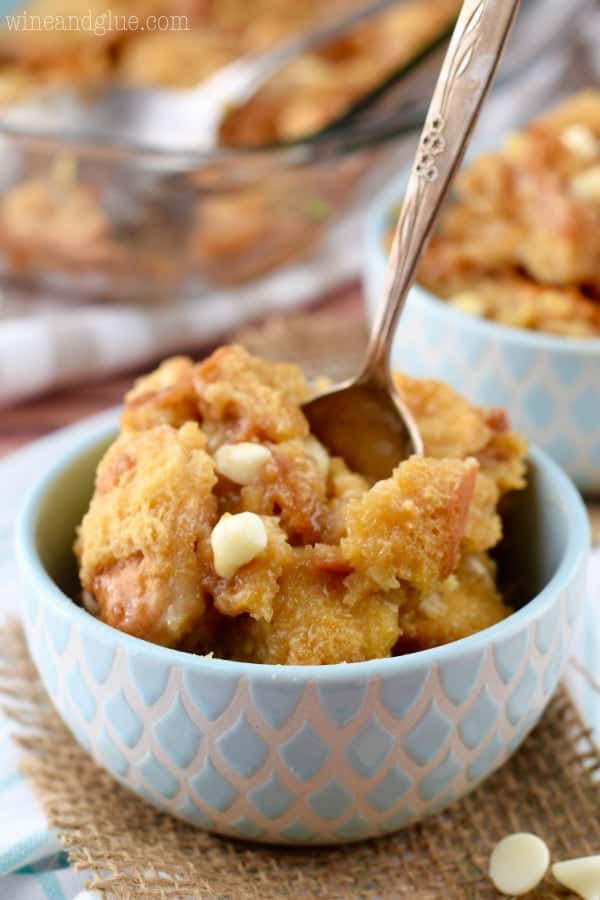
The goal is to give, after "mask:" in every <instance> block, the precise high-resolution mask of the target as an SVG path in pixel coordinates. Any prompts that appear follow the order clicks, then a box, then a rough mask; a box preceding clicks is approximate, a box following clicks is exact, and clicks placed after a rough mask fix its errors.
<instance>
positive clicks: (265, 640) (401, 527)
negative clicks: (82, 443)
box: [76, 347, 526, 664]
mask: <svg viewBox="0 0 600 900" xmlns="http://www.w3.org/2000/svg"><path fill="white" fill-rule="evenodd" d="M397 381H398V385H399V388H400V390H401V392H402V394H403V397H404V398H405V400H406V402H407V403H408V405H409V406H410V408H411V409H412V411H413V412H414V414H415V417H416V419H417V423H418V425H419V428H420V429H421V431H422V434H423V437H424V441H425V450H426V454H427V456H426V457H424V458H421V457H411V458H410V459H408V460H405V461H404V462H402V463H400V465H399V466H398V467H397V468H396V469H395V470H394V472H393V473H392V474H391V476H390V477H389V478H388V479H386V480H384V481H380V482H378V483H376V484H374V485H370V484H369V483H368V482H367V481H366V480H365V478H363V477H362V476H360V475H358V474H356V473H353V472H351V471H350V470H349V469H348V467H347V465H346V464H345V462H344V461H343V460H342V459H340V458H338V457H331V456H330V455H329V454H328V453H327V451H326V450H325V449H324V448H323V447H322V446H321V445H319V444H318V442H315V440H314V438H312V436H309V434H308V425H307V423H306V420H305V418H304V416H303V414H302V410H301V404H302V402H303V400H304V399H305V398H307V397H308V396H309V395H310V389H309V386H308V385H307V384H306V382H305V380H304V378H303V377H302V375H301V373H300V371H299V370H298V369H297V368H295V367H294V366H289V365H283V364H273V363H267V362H265V361H263V360H259V359H256V358H255V357H252V356H250V355H249V354H248V353H247V352H246V351H245V350H243V349H242V348H241V347H224V348H221V349H220V350H218V351H216V352H215V353H214V354H213V355H212V356H211V357H209V358H208V359H207V360H205V361H204V362H203V363H201V364H200V365H196V364H194V363H192V362H191V360H188V359H186V358H182V357H181V358H175V359H173V360H168V361H166V362H165V363H164V364H163V365H162V366H161V367H159V369H157V370H156V372H154V373H152V374H151V375H148V376H146V377H145V378H142V379H139V380H138V382H137V383H136V385H135V386H134V388H133V389H132V390H131V391H130V392H129V394H128V395H127V399H126V407H125V411H124V413H123V417H122V423H121V424H122V431H121V434H120V435H119V437H118V438H117V440H116V441H115V442H114V444H113V445H112V446H111V447H110V448H109V450H108V451H107V453H106V454H105V456H104V458H103V459H102V461H101V462H100V465H99V466H98V472H97V479H96V491H95V494H94V497H93V499H92V502H91V505H90V509H89V511H88V513H87V514H86V516H85V517H84V519H83V522H82V524H81V527H80V529H79V536H78V540H77V545H76V552H77V555H78V559H79V566H80V578H81V584H82V588H83V589H84V590H85V591H86V592H87V593H88V594H89V595H91V597H92V598H94V599H95V600H96V602H97V604H98V607H99V610H100V612H99V615H100V617H101V618H102V619H103V620H104V621H106V622H108V623H109V624H111V625H114V626H115V627H117V628H120V629H122V630H124V631H128V632H130V633H131V634H135V635H137V636H138V637H143V638H146V639H147V640H151V641H155V642H157V643H162V644H166V645H169V646H177V647H182V648H186V649H194V650H197V651H200V652H207V651H214V652H218V653H220V654H222V655H225V656H233V657H234V658H238V659H247V660H252V661H255V662H274V663H298V664H308V663H318V664H321V663H333V662H340V661H347V662H350V661H355V660H360V659H369V658H372V657H378V656H387V655H389V654H390V652H392V648H393V647H396V648H397V650H399V649H400V648H404V649H405V650H406V649H410V647H411V646H412V647H413V648H414V647H416V646H417V645H418V642H419V641H421V643H422V645H423V646H429V645H430V644H431V643H432V642H437V643H440V642H443V641H445V640H453V639H454V637H456V636H461V635H463V634H467V633H472V631H473V630H477V629H478V628H479V627H484V624H490V622H491V621H493V620H497V619H498V618H501V617H503V616H504V615H505V614H506V608H505V607H504V606H503V605H502V603H501V601H500V598H499V596H498V594H497V591H496V588H495V584H494V579H493V569H492V568H491V563H490V562H489V559H488V557H487V554H486V551H487V550H488V549H490V548H491V547H493V546H494V545H495V544H496V543H497V542H498V540H499V539H500V536H501V521H500V518H499V516H498V514H497V505H498V501H499V499H500V497H501V496H502V495H503V494H504V493H505V492H506V491H508V490H513V489H518V488H521V487H523V485H524V463H523V458H524V455H525V453H526V445H525V443H524V441H522V439H520V438H519V437H518V436H516V435H514V434H513V433H511V432H510V430H509V428H508V422H507V419H506V416H505V415H504V414H503V413H502V412H501V411H499V410H489V411H485V410H480V409H477V408H475V407H471V406H470V405H469V404H468V403H466V401H464V400H463V399H462V398H460V397H459V396H458V395H457V394H456V393H455V392H454V391H453V390H452V389H451V388H449V387H448V386H446V385H443V384H440V383H439V382H434V381H417V380H415V379H411V378H408V377H407V376H397ZM248 440H250V441H254V442H258V443H261V444H262V445H263V446H264V447H265V448H266V450H267V451H268V453H265V454H264V461H263V462H262V464H261V466H259V467H258V468H256V470H253V471H252V473H251V475H250V478H249V481H248V482H247V483H245V484H244V485H240V484H236V483H234V482H233V481H232V480H230V478H228V477H226V476H225V475H222V474H218V473H217V472H216V470H215V461H214V460H213V456H212V454H213V453H214V452H215V451H216V450H217V449H218V448H219V447H220V446H222V444H223V443H232V442H233V443H238V442H246V441H248ZM241 449H242V448H240V450H241ZM232 474H234V473H231V472H230V475H232ZM224 513H229V514H234V515H235V514H236V513H244V514H245V515H247V514H248V513H250V514H253V515H254V516H255V521H256V523H257V525H258V527H259V529H261V528H263V526H264V529H263V534H264V535H266V538H265V544H263V545H262V549H261V548H258V549H257V552H256V554H255V556H254V557H253V558H251V559H250V561H249V562H246V563H245V564H242V565H240V566H239V567H238V568H237V570H235V571H234V572H233V574H231V575H229V576H228V577H220V576H219V575H218V574H217V572H216V571H215V566H214V560H213V550H212V546H211V532H212V529H213V528H214V526H215V525H216V523H217V522H218V520H219V518H220V516H222V515H223V514H224ZM256 517H260V521H259V520H258V518H256ZM261 521H262V523H263V525H262V526H261V524H260V522H261ZM473 554H477V559H478V560H479V564H478V565H473V564H472V565H471V568H470V569H469V566H468V560H469V559H471V557H473ZM473 558H475V557H473ZM482 565H483V566H484V573H483V574H485V573H486V571H487V570H486V569H485V567H487V569H488V570H489V572H491V573H492V575H491V576H490V575H489V572H488V576H487V580H486V579H485V578H481V577H480V578H479V580H477V579H476V578H474V576H473V570H477V569H478V570H479V575H480V576H481V566H482ZM465 567H466V568H465ZM490 577H491V581H490ZM453 578H455V581H454V582H453V581H452V579H453ZM456 578H459V582H460V584H461V585H462V584H463V582H464V584H465V585H466V588H465V593H464V596H463V595H461V594H460V591H458V592H457V590H455V588H456ZM436 594H443V596H444V598H445V600H444V602H445V603H446V604H447V606H448V608H449V609H451V610H454V609H456V617H455V619H452V620H449V621H437V620H436V619H435V616H433V621H432V615H431V610H432V609H433V610H435V603H430V604H429V607H430V609H429V613H427V614H426V615H425V614H423V609H425V610H427V608H428V605H427V603H425V606H424V607H421V606H420V604H421V601H422V600H423V599H424V598H426V597H427V596H433V595H436ZM494 617H496V618H495V619H494Z"/></svg>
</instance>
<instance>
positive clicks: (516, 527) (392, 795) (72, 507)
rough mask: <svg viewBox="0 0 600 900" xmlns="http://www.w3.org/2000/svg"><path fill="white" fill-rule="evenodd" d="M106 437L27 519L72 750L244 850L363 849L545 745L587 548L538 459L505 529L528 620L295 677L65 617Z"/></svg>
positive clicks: (95, 433) (53, 675)
mask: <svg viewBox="0 0 600 900" xmlns="http://www.w3.org/2000/svg"><path fill="white" fill-rule="evenodd" d="M110 437H111V435H109V434H107V432H106V428H105V427H103V428H101V429H98V427H97V426H96V427H95V428H92V429H91V431H90V433H89V434H88V435H87V438H86V440H84V441H80V443H79V445H78V446H75V447H73V448H72V449H71V451H70V453H69V454H68V455H64V456H63V458H60V459H59V460H58V461H57V462H56V464H55V465H54V466H53V467H52V469H51V470H50V471H48V472H46V473H44V474H42V476H41V477H40V478H39V480H38V481H37V483H36V484H35V485H34V486H33V488H32V490H31V492H30V494H29V496H28V497H27V499H26V501H25V503H24V507H23V509H22V511H21V514H20V518H19V524H18V528H17V535H16V552H17V556H18V562H19V566H20V570H21V573H22V577H23V582H24V600H23V620H24V624H25V629H26V633H27V640H28V644H29V648H30V651H31V655H32V657H33V659H34V661H35V664H36V666H37V668H38V669H39V672H40V675H41V677H42V679H43V682H44V685H45V687H46V689H47V691H48V693H49V694H50V696H51V698H52V700H53V702H54V704H55V706H56V708H57V710H58V712H59V713H60V715H61V716H62V718H63V719H64V721H65V722H66V724H67V725H68V727H69V728H70V729H71V731H72V732H73V734H74V735H75V737H76V738H77V740H78V741H79V743H80V744H81V745H82V746H83V747H85V748H86V749H87V750H88V751H89V752H90V753H91V754H92V755H93V757H94V758H95V759H96V760H97V762H98V763H99V764H100V765H102V766H104V768H105V769H107V770H108V771H109V772H110V773H111V774H112V775H114V777H115V778H116V779H117V780H118V781H120V782H121V783H122V784H124V785H126V786H127V787H128V788H130V789H132V790H133V791H135V792H136V793H137V794H139V795H141V796H143V797H145V798H146V799H147V800H149V801H150V803H153V804H154V805H155V806H157V807H159V808H160V809H162V810H167V811H168V812H170V813H173V814H174V815H175V816H179V817H180V818H182V819H185V820H186V821H188V822H191V823H193V824H195V825H198V826H199V827H201V828H204V829H208V830H210V831H215V832H218V833H219V834H223V835H232V836H235V837H240V838H246V839H250V840H260V841H270V842H279V843H309V844H323V843H336V842H343V841H352V840H358V839H360V838H366V837H370V836H373V835H380V834H385V833H387V832H391V831H395V830H397V829H399V828H401V827H403V826H405V825H407V824H409V823H411V822H415V821H416V820H418V819H421V818H422V817H423V816H426V815H428V814H430V813H434V812H436V811H437V810H439V809H441V808H443V807H445V806H446V805H447V804H449V803H450V802H451V801H452V800H454V799H455V798H456V797H459V796H461V795H462V794H464V793H465V792H467V791H469V790H471V789H472V788H474V787H475V786H476V785H477V784H478V783H479V782H481V781H482V779H484V778H485V777H486V776H487V775H489V774H490V772H492V771H493V770H494V769H496V768H497V767H498V766H499V765H501V764H502V763H503V762H504V761H505V760H506V759H507V757H508V756H509V755H510V754H511V753H512V752H513V751H514V750H515V748H516V747H518V746H519V744H520V743H521V741H522V740H523V738H524V737H525V735H526V734H527V733H528V732H529V731H530V729H531V728H532V727H533V726H534V725H535V723H536V722H537V720H538V719H539V717H540V715H541V713H542V711H543V709H544V707H545V706H546V704H547V702H548V700H549V698H550V696H551V694H552V692H553V691H554V689H555V688H556V685H557V682H558V679H559V676H560V673H561V670H562V667H563V664H564V662H565V660H566V658H567V654H568V647H569V640H570V636H571V632H572V630H573V626H574V623H575V620H576V618H577V614H578V611H579V609H580V607H581V605H582V603H583V600H584V580H585V568H586V557H587V551H588V545H589V531H588V524H587V517H586V513H585V509H584V507H583V505H582V502H581V500H580V498H579V495H578V494H577V492H576V490H575V489H574V487H573V485H572V484H571V482H570V481H569V479H568V478H567V477H566V476H565V475H564V474H563V473H562V472H561V471H560V469H559V468H558V467H557V466H556V465H555V464H554V463H552V462H551V460H549V459H548V458H547V457H546V456H545V455H544V454H543V453H541V452H539V451H537V450H534V451H533V452H532V454H531V466H530V468H531V479H530V486H529V488H528V490H527V492H524V493H523V494H522V495H519V496H518V497H516V499H515V504H514V507H513V513H512V516H513V520H512V521H509V522H508V524H507V534H508V535H509V538H508V539H507V540H508V545H507V548H506V549H507V553H508V556H509V557H510V560H511V563H510V565H511V570H510V571H511V578H513V579H514V577H515V576H518V577H519V578H521V579H522V585H523V587H522V593H521V596H522V597H523V599H524V601H526V602H524V605H523V607H522V608H520V609H519V610H518V611H517V612H515V613H514V614H513V615H511V616H510V617H509V618H508V619H506V620H504V621H503V622H501V623H500V624H498V625H495V626H494V627H492V628H489V629H487V630H486V631H483V632H481V633H479V634H477V635H474V636H473V637H470V638H467V639H464V640H461V641H457V642H455V643H453V644H449V645H447V646H443V647H439V648H436V649H434V650H427V651H423V652H419V653H414V654H412V655H409V656H404V657H398V658H395V659H383V660H373V661H370V662H363V663H351V664H341V665H332V666H321V667H318V666H306V667H299V666H289V667H284V666H266V665H265V666H260V665H255V664H248V663H238V662H230V661H227V660H220V659H213V658H206V657H200V656H194V655H192V654H189V653H183V652H179V651H175V650H168V649H165V648H163V647H158V646H155V645H153V644H149V643H146V642H145V641H141V640H138V639H137V638H133V637H130V636H128V635H126V634H122V633H121V632H119V631H116V630H114V629H113V628H110V627H108V626H107V625H104V624H102V623H101V622H99V621H97V620H96V619H95V618H93V617H92V616H90V615H88V613H86V612H85V611H84V610H83V609H81V608H80V607H79V606H77V605H75V604H74V603H73V602H72V601H71V600H70V599H69V594H71V595H72V593H73V591H74V590H75V584H76V578H75V571H74V561H73V556H72V551H71V546H72V542H73V537H74V529H75V525H76V523H77V522H78V521H79V520H80V518H81V516H82V514H83V512H84V509H85V507H86V505H87V503H88V501H89V497H90V494H91V491H92V485H93V473H94V469H95V466H96V463H97V461H98V459H99V457H100V454H101V453H102V452H103V450H104V448H105V446H106V445H107V442H108V440H110ZM524 537H525V539H524ZM511 542H512V545H513V546H512V547H511V546H510V544H511Z"/></svg>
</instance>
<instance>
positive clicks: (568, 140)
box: [560, 124, 600, 160]
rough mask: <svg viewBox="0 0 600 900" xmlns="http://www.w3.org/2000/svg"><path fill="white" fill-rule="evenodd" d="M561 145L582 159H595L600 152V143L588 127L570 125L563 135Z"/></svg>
mask: <svg viewBox="0 0 600 900" xmlns="http://www.w3.org/2000/svg"><path fill="white" fill-rule="evenodd" d="M560 141H561V144H562V145H563V146H564V147H566V148H567V150H569V151H570V152H571V153H574V154H575V156H578V157H579V158H580V159H588V160H591V159H594V157H595V156H596V155H597V154H598V153H599V152H600V141H598V138H597V137H596V135H595V134H594V132H593V131H592V129H591V128H588V126H587V125H582V124H577V125H569V127H568V128H565V130H564V131H563V132H562V133H561V136H560Z"/></svg>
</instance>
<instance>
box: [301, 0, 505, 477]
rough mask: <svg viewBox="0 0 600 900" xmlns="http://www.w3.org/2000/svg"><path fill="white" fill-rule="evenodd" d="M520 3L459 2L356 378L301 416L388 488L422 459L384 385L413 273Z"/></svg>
mask: <svg viewBox="0 0 600 900" xmlns="http://www.w3.org/2000/svg"><path fill="white" fill-rule="evenodd" d="M518 5H519V0H465V2H464V3H463V6H462V9H461V12H460V15H459V17H458V20H457V22H456V26H455V28H454V32H453V34H452V38H451V40H450V46H449V47H448V51H447V53H446V56H445V58H444V62H443V64H442V68H441V71H440V74H439V77H438V80H437V84H436V86H435V90H434V93H433V97H432V100H431V103H430V105H429V110H428V112H427V118H426V120H425V125H424V127H423V131H422V133H421V139H420V142H419V148H418V150H417V154H416V156H415V160H414V163H413V168H412V173H411V176H410V180H409V182H408V187H407V189H406V194H405V197H404V202H403V204H402V209H401V212H400V216H399V218H398V224H397V225H396V231H395V234H394V241H393V244H392V249H391V251H390V257H389V261H388V266H387V271H386V278H385V285H384V289H383V295H382V298H381V300H380V302H379V306H378V309H377V314H376V318H375V322H374V324H373V328H372V331H371V338H370V341H369V345H368V347H367V352H366V358H365V361H364V363H363V366H362V368H361V370H360V372H359V374H358V375H357V376H356V377H355V378H352V379H350V380H348V381H344V382H341V383H340V384H336V385H334V386H333V387H331V388H328V389H327V390H325V391H324V392H322V393H320V394H318V395H317V396H316V397H314V398H313V399H312V400H310V401H309V402H308V403H307V404H306V405H305V406H304V410H303V411H304V414H305V416H306V418H307V419H308V421H309V424H310V427H311V430H312V432H313V434H315V435H316V436H317V437H318V438H319V439H320V440H321V441H322V443H323V444H325V446H326V447H328V449H329V450H330V451H331V452H332V453H334V454H336V455H338V456H342V457H343V458H344V459H345V460H346V462H347V463H348V464H349V466H350V467H351V468H352V469H354V470H355V471H357V472H361V473H363V474H364V475H366V476H367V477H369V478H373V479H380V478H387V477H388V476H389V475H390V474H391V472H392V470H393V469H394V467H395V466H397V465H398V463H399V462H401V460H403V459H406V457H407V456H410V455H411V454H419V455H422V454H423V442H422V440H421V437H420V435H419V431H418V428H417V426H416V424H415V421H414V419H413V417H412V415H411V414H410V413H409V411H408V410H407V408H406V406H405V405H404V403H403V402H402V400H401V398H400V396H399V394H398V391H397V389H396V387H395V386H394V382H393V380H392V378H391V372H390V367H389V356H390V349H391V344H392V339H393V337H394V333H395V329H396V324H397V322H398V317H399V316H400V313H401V312H402V308H403V306H404V303H405V300H406V295H407V293H408V290H409V288H410V286H411V284H412V282H413V280H414V275H415V270H416V268H417V264H418V262H419V259H420V257H421V254H422V253H423V250H424V248H425V245H426V243H427V240H428V238H429V236H430V234H431V231H432V228H433V226H434V224H435V220H436V217H437V214H438V212H439V209H440V206H441V205H442V203H443V201H444V199H445V197H446V194H447V193H448V190H449V188H450V185H451V184H452V181H453V178H454V175H455V173H456V170H457V168H458V166H459V165H460V162H461V160H462V157H463V154H464V151H465V148H466V146H467V143H468V141H469V138H470V136H471V133H472V131H473V128H474V127H475V123H476V121H477V118H478V116H479V111H480V109H481V106H482V103H483V101H484V99H485V96H486V94H487V92H488V90H489V88H490V86H491V83H492V81H493V78H494V74H495V72H496V69H497V67H498V63H499V61H500V56H501V54H502V50H503V48H504V44H505V43H506V39H507V37H508V33H509V31H510V26H511V24H512V22H513V20H514V17H515V14H516V11H517V8H518Z"/></svg>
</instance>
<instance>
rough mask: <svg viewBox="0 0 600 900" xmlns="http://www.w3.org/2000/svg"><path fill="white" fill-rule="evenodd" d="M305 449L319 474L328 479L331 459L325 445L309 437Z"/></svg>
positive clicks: (305, 442)
mask: <svg viewBox="0 0 600 900" xmlns="http://www.w3.org/2000/svg"><path fill="white" fill-rule="evenodd" d="M304 447H305V449H306V452H307V453H308V455H309V456H310V458H311V459H312V460H313V462H314V463H315V464H316V466H317V469H318V470H319V474H321V475H322V476H323V478H327V473H328V472H329V463H330V462H331V457H330V456H329V453H328V452H327V450H326V449H325V447H324V446H323V444H322V443H321V442H320V441H318V440H317V439H316V438H315V437H308V438H306V440H305V441H304Z"/></svg>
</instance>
